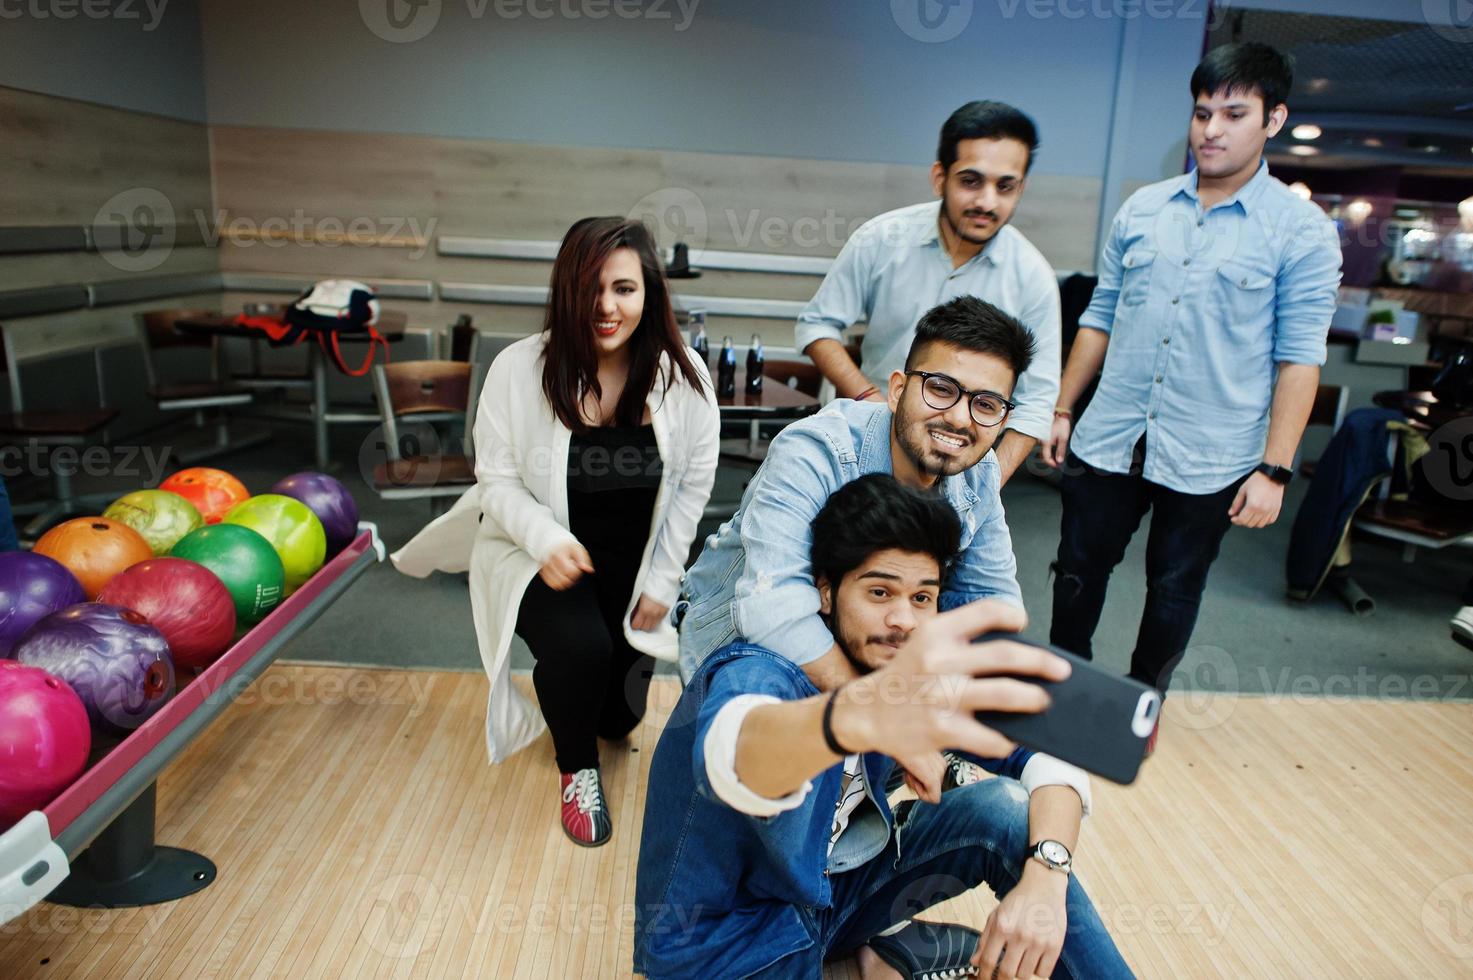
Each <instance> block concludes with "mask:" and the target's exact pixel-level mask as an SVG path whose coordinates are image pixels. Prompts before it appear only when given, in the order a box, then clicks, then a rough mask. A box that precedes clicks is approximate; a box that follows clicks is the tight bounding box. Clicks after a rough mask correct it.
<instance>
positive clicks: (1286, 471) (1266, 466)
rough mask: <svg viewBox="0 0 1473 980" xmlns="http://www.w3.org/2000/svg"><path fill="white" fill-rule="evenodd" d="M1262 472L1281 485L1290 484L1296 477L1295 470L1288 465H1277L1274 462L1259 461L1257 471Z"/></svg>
mask: <svg viewBox="0 0 1473 980" xmlns="http://www.w3.org/2000/svg"><path fill="white" fill-rule="evenodd" d="M1255 472H1258V473H1262V474H1263V475H1264V476H1266V477H1268V478H1269V479H1270V480H1272V481H1274V482H1275V483H1277V484H1278V485H1279V486H1288V485H1289V481H1290V480H1292V479H1294V471H1293V470H1291V469H1290V468H1289V467H1287V466H1275V465H1274V464H1272V463H1259V464H1258V469H1257V470H1256V471H1255Z"/></svg>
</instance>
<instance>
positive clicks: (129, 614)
mask: <svg viewBox="0 0 1473 980" xmlns="http://www.w3.org/2000/svg"><path fill="white" fill-rule="evenodd" d="M118 614H119V615H120V616H122V617H123V618H124V619H126V620H127V621H128V622H130V623H146V622H148V617H147V616H145V615H143V613H141V612H137V611H135V610H132V609H121V610H119V611H118Z"/></svg>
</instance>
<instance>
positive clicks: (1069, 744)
mask: <svg viewBox="0 0 1473 980" xmlns="http://www.w3.org/2000/svg"><path fill="white" fill-rule="evenodd" d="M989 640H1011V641H1012V642H1014V643H1024V644H1027V645H1028V646H1035V647H1040V648H1042V649H1044V650H1048V651H1049V652H1051V653H1055V654H1057V655H1059V656H1060V657H1063V658H1064V659H1065V660H1067V661H1069V665H1070V666H1071V667H1072V668H1073V671H1072V672H1071V673H1070V674H1069V676H1068V678H1066V679H1065V680H1062V681H1044V680H1040V679H1038V678H1037V677H1019V678H1018V679H1019V680H1023V681H1027V682H1028V683H1030V684H1037V685H1039V686H1040V687H1042V688H1044V689H1045V690H1046V691H1048V693H1049V697H1051V698H1053V703H1052V704H1050V705H1049V707H1048V710H1046V711H1042V712H1039V713H1038V714H1026V713H1019V712H1013V711H979V712H977V720H978V721H980V722H981V723H982V724H984V725H986V726H987V727H988V728H991V729H993V730H994V731H998V732H1001V733H1002V734H1003V735H1004V736H1006V737H1007V738H1009V739H1011V740H1012V741H1014V742H1017V743H1018V744H1019V745H1022V746H1025V747H1027V748H1030V749H1033V750H1034V751H1035V752H1045V753H1047V754H1048V755H1051V756H1053V757H1054V758H1056V759H1062V760H1064V761H1065V762H1067V763H1070V764H1071V765H1075V766H1078V767H1079V768H1081V769H1083V770H1085V771H1086V772H1091V773H1094V774H1095V775H1097V776H1102V777H1104V778H1105V779H1108V780H1110V781H1111V782H1115V783H1121V784H1129V783H1132V782H1134V781H1135V777H1136V774H1137V773H1138V772H1139V771H1140V767H1141V760H1142V759H1143V758H1145V754H1146V740H1147V739H1149V738H1150V736H1151V732H1153V731H1155V730H1156V722H1157V720H1158V719H1159V717H1160V714H1161V694H1160V692H1159V691H1157V690H1156V689H1155V688H1153V687H1151V686H1149V685H1147V684H1142V683H1141V682H1140V681H1137V680H1132V679H1131V678H1129V677H1122V676H1120V675H1119V674H1116V673H1113V672H1111V671H1109V670H1106V669H1105V668H1103V667H1100V666H1098V665H1096V664H1093V663H1091V662H1090V661H1088V660H1084V659H1083V658H1081V657H1076V656H1075V655H1074V654H1072V653H1069V652H1068V651H1066V650H1060V649H1059V648H1058V647H1055V646H1050V645H1049V644H1047V643H1034V642H1032V641H1030V640H1025V639H1023V638H1021V637H1019V636H1018V635H1017V634H1015V633H989V634H987V635H986V636H982V637H979V638H978V639H977V640H976V642H977V643H985V642H987V641H989Z"/></svg>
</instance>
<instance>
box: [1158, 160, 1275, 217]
mask: <svg viewBox="0 0 1473 980" xmlns="http://www.w3.org/2000/svg"><path fill="white" fill-rule="evenodd" d="M1198 177H1199V173H1198V171H1197V168H1195V167H1193V168H1192V169H1191V170H1189V171H1187V172H1186V173H1184V174H1182V175H1181V177H1180V180H1181V183H1180V184H1179V185H1178V186H1177V189H1176V193H1177V194H1182V195H1185V196H1186V197H1188V198H1190V199H1191V200H1193V201H1196V202H1197V203H1199V204H1200V203H1201V200H1202V199H1201V197H1200V196H1199V195H1198V193H1197V179H1198ZM1266 186H1268V161H1267V160H1265V159H1263V158H1262V157H1259V158H1258V169H1257V170H1256V171H1254V172H1253V176H1252V177H1250V178H1248V183H1246V184H1244V185H1243V186H1242V187H1239V188H1238V192H1237V193H1236V194H1234V195H1233V196H1231V197H1229V198H1225V199H1224V200H1222V201H1219V202H1218V203H1217V204H1214V205H1213V206H1212V209H1213V210H1216V209H1218V208H1230V207H1232V206H1233V205H1234V204H1236V205H1237V206H1238V208H1239V209H1240V210H1241V211H1242V212H1243V213H1244V214H1248V213H1250V212H1251V211H1252V209H1253V207H1254V206H1256V205H1257V204H1258V199H1259V197H1260V196H1262V194H1263V189H1264V188H1265V187H1266ZM1173 196H1174V195H1173Z"/></svg>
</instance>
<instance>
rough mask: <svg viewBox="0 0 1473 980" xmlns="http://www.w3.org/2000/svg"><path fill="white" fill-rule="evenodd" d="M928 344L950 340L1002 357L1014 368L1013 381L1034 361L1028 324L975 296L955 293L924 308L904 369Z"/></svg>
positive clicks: (952, 343)
mask: <svg viewBox="0 0 1473 980" xmlns="http://www.w3.org/2000/svg"><path fill="white" fill-rule="evenodd" d="M927 344H950V345H951V346H953V347H960V348H961V349H962V350H969V351H975V352H977V353H979V354H991V355H992V356H993V357H999V358H1002V360H1004V361H1006V362H1007V364H1008V366H1009V367H1011V368H1012V369H1013V380H1014V381H1017V379H1018V378H1020V377H1022V375H1023V372H1024V371H1026V370H1028V365H1029V364H1031V363H1032V362H1033V334H1031V333H1029V332H1028V328H1027V327H1025V326H1023V324H1021V323H1019V322H1018V321H1017V319H1015V318H1014V317H1010V316H1008V315H1007V314H1006V313H1004V312H1003V311H1002V310H999V309H998V308H997V307H995V306H993V305H992V304H991V303H989V302H987V301H986V300H981V299H978V298H977V297H975V296H958V297H957V298H956V299H954V300H950V301H949V302H946V303H942V304H941V305H940V306H933V307H931V309H929V310H927V311H926V313H925V315H924V316H922V317H921V320H920V322H919V323H917V324H916V335H915V339H914V340H912V341H911V342H910V353H909V354H907V355H906V356H905V369H906V370H907V371H909V370H910V369H911V366H912V365H913V364H914V363H915V361H916V358H917V357H919V356H920V354H921V351H922V350H924V349H925V347H926V345H927Z"/></svg>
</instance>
